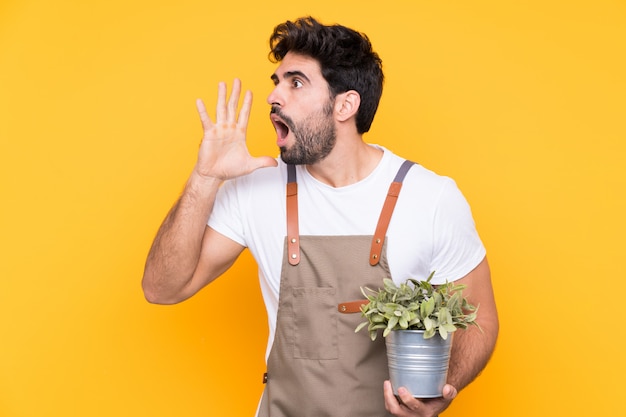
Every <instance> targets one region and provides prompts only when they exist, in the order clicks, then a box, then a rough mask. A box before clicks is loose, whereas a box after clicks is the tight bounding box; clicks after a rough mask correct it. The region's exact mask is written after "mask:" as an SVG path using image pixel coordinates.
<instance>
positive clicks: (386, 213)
mask: <svg viewBox="0 0 626 417" xmlns="http://www.w3.org/2000/svg"><path fill="white" fill-rule="evenodd" d="M414 163H415V162H412V161H408V160H407V161H404V163H403V164H402V166H401V167H400V169H399V170H398V173H397V174H396V177H395V178H394V179H393V182H392V183H391V185H390V186H389V191H388V192H387V198H386V199H385V203H384V204H383V209H382V211H381V212H380V217H379V218H378V224H377V225H376V231H375V232H374V237H373V238H372V248H371V249H370V265H372V266H374V265H377V264H378V262H379V261H380V253H381V251H382V249H383V242H384V241H385V235H386V234H387V228H388V227H389V222H390V221H391V215H392V214H393V209H394V208H395V207H396V202H397V201H398V195H399V194H400V189H401V188H402V181H404V177H405V176H406V174H407V172H409V169H411V167H412V166H413V164H414Z"/></svg>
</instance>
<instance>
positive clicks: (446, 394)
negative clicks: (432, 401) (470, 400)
mask: <svg viewBox="0 0 626 417" xmlns="http://www.w3.org/2000/svg"><path fill="white" fill-rule="evenodd" d="M457 394H458V391H457V389H456V388H454V387H453V386H452V385H450V384H446V385H445V386H444V387H443V398H445V399H446V400H453V399H454V398H455V397H456V396H457Z"/></svg>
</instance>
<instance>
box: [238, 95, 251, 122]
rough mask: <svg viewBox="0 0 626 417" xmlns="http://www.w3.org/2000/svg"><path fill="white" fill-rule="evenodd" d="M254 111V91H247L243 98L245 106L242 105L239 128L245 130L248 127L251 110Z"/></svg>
mask: <svg viewBox="0 0 626 417" xmlns="http://www.w3.org/2000/svg"><path fill="white" fill-rule="evenodd" d="M251 109H252V91H250V90H248V91H246V94H245V95H244V96H243V104H242V105H241V111H240V112H239V117H238V118H237V127H239V128H240V129H243V130H245V129H246V127H247V126H248V119H249V118H250V110H251Z"/></svg>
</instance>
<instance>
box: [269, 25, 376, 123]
mask: <svg viewBox="0 0 626 417" xmlns="http://www.w3.org/2000/svg"><path fill="white" fill-rule="evenodd" d="M288 52H294V53H298V54H302V55H306V56H309V57H311V58H314V59H316V60H317V61H318V62H319V63H320V66H321V70H322V76H323V77H324V79H325V80H326V82H328V85H329V86H330V92H331V96H332V98H334V97H336V96H337V94H341V93H344V92H346V91H349V90H354V91H356V92H358V93H359V94H360V96H361V105H360V107H359V110H358V112H357V115H356V128H357V131H358V132H359V133H365V132H367V131H369V129H370V126H371V125H372V121H373V120H374V115H375V114H376V109H377V108H378V103H379V101H380V96H381V95H382V92H383V80H384V75H383V70H382V60H381V59H380V58H379V56H378V54H377V53H376V52H374V51H373V50H372V44H371V43H370V41H369V38H368V37H367V35H365V34H364V33H360V32H357V31H355V30H352V29H350V28H347V27H345V26H341V25H331V26H326V25H322V24H320V23H319V22H318V21H317V20H315V19H314V18H312V17H303V18H299V19H297V20H296V21H295V22H291V21H287V22H285V23H281V24H280V25H278V26H276V27H275V28H274V32H273V33H272V35H271V36H270V54H269V57H270V61H272V62H280V61H281V60H282V59H283V58H284V57H285V55H287V53H288Z"/></svg>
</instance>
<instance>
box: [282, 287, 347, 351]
mask: <svg viewBox="0 0 626 417" xmlns="http://www.w3.org/2000/svg"><path fill="white" fill-rule="evenodd" d="M293 298H294V303H293V320H294V347H293V356H294V358H298V359H337V358H338V357H339V349H338V342H337V302H336V301H335V289H334V288H330V287H321V288H317V287H316V288H313V287H294V288H293Z"/></svg>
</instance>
